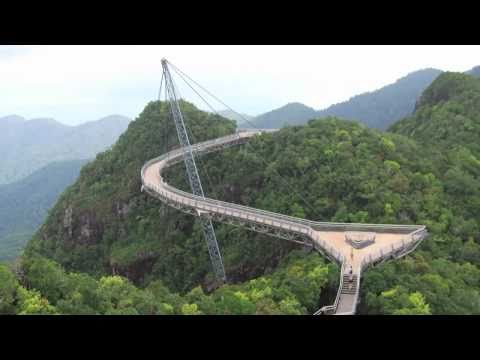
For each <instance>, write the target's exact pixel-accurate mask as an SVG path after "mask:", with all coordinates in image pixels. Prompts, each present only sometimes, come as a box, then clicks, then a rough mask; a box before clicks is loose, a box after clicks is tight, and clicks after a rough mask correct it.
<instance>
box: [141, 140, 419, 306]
mask: <svg viewBox="0 0 480 360" xmlns="http://www.w3.org/2000/svg"><path fill="white" fill-rule="evenodd" d="M262 132H264V131H243V132H239V133H236V134H233V135H228V136H225V137H222V138H218V139H214V140H210V141H206V142H203V143H198V144H195V145H192V151H193V152H194V153H196V154H197V156H198V155H202V154H205V153H209V152H213V151H220V150H222V149H224V148H227V147H230V146H234V145H240V144H243V143H245V142H246V141H248V140H249V139H251V138H252V137H254V136H257V135H260V134H261V133H262ZM183 153H184V149H182V148H181V149H176V150H173V151H170V152H169V153H167V154H164V155H162V156H160V157H158V158H155V159H152V160H150V161H148V162H147V163H146V164H145V165H144V166H143V168H142V170H141V177H142V190H144V191H146V192H147V193H149V194H150V195H152V196H154V197H156V198H158V199H160V200H161V201H162V202H165V203H166V204H167V205H169V206H172V207H174V208H177V209H179V210H181V211H184V212H187V213H189V214H192V215H195V216H208V217H210V218H211V219H212V220H214V221H219V222H225V223H228V224H231V225H235V226H243V227H247V228H249V229H251V230H253V231H257V232H261V233H265V234H270V235H272V236H275V237H279V238H282V239H286V240H290V241H294V242H297V243H302V244H306V245H311V246H313V247H314V248H315V249H316V250H318V251H320V252H321V253H322V254H324V255H325V256H328V257H329V258H330V259H332V260H334V261H336V262H338V263H339V264H340V265H341V268H342V274H341V279H340V280H341V282H340V287H339V290H338V294H337V298H336V300H335V303H334V304H333V305H331V306H328V307H324V308H322V309H321V310H320V311H318V312H317V313H335V314H354V313H355V310H356V305H357V303H358V295H359V290H360V275H361V272H362V270H363V269H364V268H365V267H366V266H368V265H372V264H375V263H378V262H380V261H383V260H386V259H388V258H392V257H400V256H403V255H405V254H407V253H408V252H410V251H412V250H413V249H415V247H416V246H417V245H418V243H420V241H422V240H423V238H425V236H426V235H427V231H426V228H425V226H423V225H388V224H353V223H331V222H317V221H310V220H305V219H301V218H296V217H292V216H287V215H282V214H277V213H273V212H269V211H265V210H260V209H255V208H251V207H248V206H242V205H237V204H233V203H227V202H223V201H219V200H215V199H210V198H202V197H199V196H195V195H193V194H191V193H188V192H185V191H182V190H179V189H177V188H174V187H172V186H171V185H169V184H167V183H166V181H165V179H164V178H163V176H162V173H163V171H164V170H165V169H166V168H167V167H169V166H171V165H173V164H176V163H178V162H181V161H183ZM351 232H355V233H357V234H362V233H363V234H364V235H368V236H370V234H374V236H375V240H374V243H373V244H370V245H368V246H365V247H363V248H361V249H357V248H354V247H353V246H352V245H351V244H350V243H348V242H347V241H346V234H348V233H351ZM350 266H351V269H352V276H349V271H350ZM344 272H345V273H344ZM352 277H353V278H354V279H355V280H354V281H351V280H350V279H351V278H352ZM344 279H345V283H344V282H343V280H344ZM352 292H353V293H352Z"/></svg>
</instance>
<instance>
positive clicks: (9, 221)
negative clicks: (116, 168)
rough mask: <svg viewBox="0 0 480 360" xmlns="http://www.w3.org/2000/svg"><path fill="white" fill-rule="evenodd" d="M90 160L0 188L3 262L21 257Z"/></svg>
mask: <svg viewBox="0 0 480 360" xmlns="http://www.w3.org/2000/svg"><path fill="white" fill-rule="evenodd" d="M86 163H87V160H72V161H65V162H55V163H51V164H49V165H47V166H46V167H44V168H42V169H40V170H37V171H35V172H34V173H33V174H31V175H30V176H28V177H26V178H24V179H22V180H20V181H18V182H15V183H12V184H7V185H0V261H2V260H8V259H13V258H14V257H16V256H18V255H19V253H20V251H21V249H22V248H23V246H24V245H25V243H26V242H27V241H28V240H29V239H30V238H31V237H32V235H33V233H34V232H35V230H36V229H37V227H38V226H40V224H42V223H43V222H44V221H45V218H46V216H47V213H48V210H49V209H50V208H51V207H52V205H53V204H55V202H56V201H57V199H58V197H59V196H60V194H61V193H62V192H63V191H64V190H65V188H66V187H67V186H69V185H71V184H72V183H73V182H74V181H75V180H76V179H77V177H78V174H79V173H80V169H81V167H82V166H83V165H85V164H86Z"/></svg>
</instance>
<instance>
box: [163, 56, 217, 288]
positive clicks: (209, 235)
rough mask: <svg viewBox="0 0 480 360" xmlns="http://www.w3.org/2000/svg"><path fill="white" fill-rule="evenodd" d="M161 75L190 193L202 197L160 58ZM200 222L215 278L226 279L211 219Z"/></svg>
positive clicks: (173, 93)
mask: <svg viewBox="0 0 480 360" xmlns="http://www.w3.org/2000/svg"><path fill="white" fill-rule="evenodd" d="M162 68H163V77H164V78H165V90H166V94H167V97H168V102H169V103H170V110H171V112H172V117H173V121H174V122H175V127H176V129H177V135H178V140H179V142H180V146H182V149H183V160H184V162H185V167H186V169H187V175H188V180H189V182H190V187H191V189H192V193H193V194H194V195H197V196H201V197H202V198H204V197H205V196H204V193H203V188H202V183H201V181H200V177H199V176H198V170H197V165H196V164H195V158H194V156H193V152H192V148H191V145H190V140H189V139H188V134H187V130H186V128H185V122H184V120H183V114H182V112H181V110H180V104H179V102H178V97H177V92H176V90H175V85H174V83H173V80H172V77H171V75H170V71H169V69H168V61H167V60H166V59H162ZM200 222H201V224H202V228H203V233H204V234H205V239H206V241H207V247H208V253H209V254H210V260H211V262H212V265H213V270H214V272H215V275H216V276H217V278H219V279H221V280H222V281H226V276H225V269H224V267H223V261H222V255H221V254H220V249H219V247H218V243H217V238H216V236H215V230H214V228H213V224H212V221H211V220H210V219H209V218H207V217H204V216H200Z"/></svg>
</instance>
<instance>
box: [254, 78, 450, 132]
mask: <svg viewBox="0 0 480 360" xmlns="http://www.w3.org/2000/svg"><path fill="white" fill-rule="evenodd" d="M441 73H442V71H441V70H437V69H424V70H419V71H415V72H413V73H410V74H408V75H407V76H405V77H403V78H401V79H399V80H397V81H396V82H395V83H393V84H390V85H387V86H384V87H382V88H380V89H378V90H375V91H371V92H366V93H363V94H360V95H356V96H353V97H352V98H350V99H349V100H347V101H344V102H341V103H338V104H334V105H331V106H329V107H328V108H326V109H323V110H318V111H315V110H314V109H312V108H310V107H308V106H305V105H303V104H300V103H293V104H288V105H285V106H283V107H281V108H278V109H275V110H273V111H270V112H267V113H265V114H262V115H259V116H257V117H255V118H254V119H253V120H252V122H253V123H254V124H255V126H256V127H258V128H280V127H282V126H284V125H286V124H288V125H302V124H305V123H306V122H307V121H308V120H310V119H314V118H324V117H328V116H336V117H340V118H342V119H347V120H356V121H360V122H362V123H364V124H365V125H367V126H368V127H371V128H376V129H380V130H385V129H387V128H388V127H389V126H390V125H391V124H393V123H394V122H395V121H397V120H399V119H401V118H403V117H405V116H409V115H410V114H411V113H412V112H413V110H414V107H415V102H416V101H417V100H418V98H419V97H420V95H421V94H422V92H423V90H425V89H426V88H427V87H428V86H429V85H430V84H431V83H432V81H433V80H434V79H435V78H436V77H437V76H438V75H440V74H441Z"/></svg>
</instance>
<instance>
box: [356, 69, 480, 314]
mask: <svg viewBox="0 0 480 360" xmlns="http://www.w3.org/2000/svg"><path fill="white" fill-rule="evenodd" d="M390 130H391V131H392V132H396V133H400V134H404V135H405V136H408V137H410V138H412V139H415V140H416V141H417V143H418V150H419V153H418V159H419V161H426V160H427V159H428V161H429V162H431V163H432V164H433V167H432V168H431V169H432V172H431V174H430V176H429V180H428V181H429V182H430V184H431V186H432V188H433V189H435V190H434V192H433V193H432V194H431V195H430V196H428V197H427V201H428V203H430V204H431V205H429V206H433V202H434V201H435V202H437V201H439V202H437V205H435V208H430V210H429V213H430V215H429V218H428V220H427V222H426V224H427V225H429V231H430V232H431V233H432V236H431V238H430V239H429V240H427V241H426V243H425V245H424V247H423V248H422V251H417V252H416V253H415V254H413V255H412V257H410V258H409V259H406V260H404V261H400V262H395V263H390V264H386V265H384V266H383V267H381V268H378V270H375V271H371V272H370V273H367V275H366V279H365V292H364V295H365V300H366V301H364V306H365V310H364V311H367V312H372V313H377V312H384V313H395V311H396V310H395V308H396V307H398V306H401V304H402V303H405V302H408V301H416V300H415V299H414V298H413V299H409V295H407V293H408V292H411V291H416V292H419V293H421V294H423V295H424V296H425V298H426V301H427V303H428V304H429V306H430V310H431V311H432V312H433V313H437V314H438V313H440V314H479V313H480V295H479V293H480V272H479V265H480V246H479V243H480V222H479V219H478V214H480V147H479V142H478V139H479V136H480V80H479V79H476V78H474V77H472V76H469V75H465V74H460V73H444V74H442V75H441V76H439V77H438V78H437V79H436V80H435V81H434V82H433V83H432V85H431V86H430V87H429V88H428V89H427V90H426V91H425V92H424V93H423V95H422V97H421V99H420V100H419V102H418V104H417V106H416V110H415V113H414V114H413V115H412V116H411V117H409V118H406V119H404V120H402V121H399V122H398V123H396V124H394V125H393V126H392V127H391V129H390ZM442 198H443V200H440V199H442ZM385 288H388V289H389V290H387V291H385V290H382V289H385Z"/></svg>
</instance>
